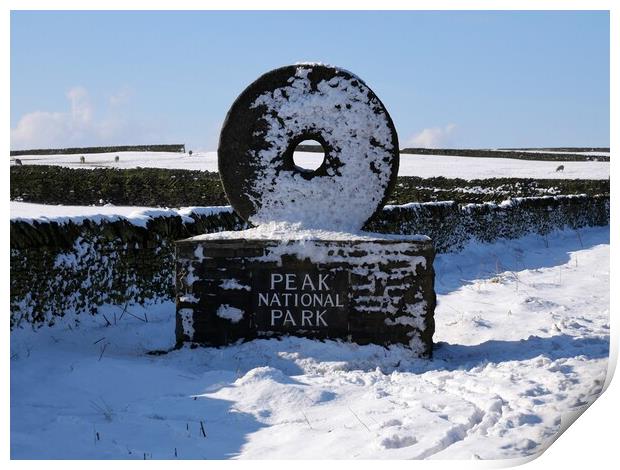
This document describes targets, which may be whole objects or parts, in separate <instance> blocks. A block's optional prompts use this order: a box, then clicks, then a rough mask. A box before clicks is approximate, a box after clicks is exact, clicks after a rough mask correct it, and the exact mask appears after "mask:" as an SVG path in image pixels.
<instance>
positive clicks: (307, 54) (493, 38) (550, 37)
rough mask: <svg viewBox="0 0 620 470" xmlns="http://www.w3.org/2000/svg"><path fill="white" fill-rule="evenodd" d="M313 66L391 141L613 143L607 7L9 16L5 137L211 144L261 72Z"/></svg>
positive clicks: (23, 143)
mask: <svg viewBox="0 0 620 470" xmlns="http://www.w3.org/2000/svg"><path fill="white" fill-rule="evenodd" d="M299 61H320V62H325V63H330V64H334V65H338V66H341V67H344V68H346V69H349V70H351V71H352V72H354V73H356V74H357V75H359V76H360V77H361V78H362V79H363V80H364V81H365V82H366V83H367V84H368V85H369V86H370V87H371V88H372V89H373V90H374V91H375V93H376V94H377V95H378V96H379V98H380V99H381V100H382V101H383V103H384V104H385V105H386V107H387V109H388V111H389V112H390V114H391V116H392V119H393V120H394V122H395V124H396V128H397V130H398V134H399V139H400V143H401V147H404V146H407V145H415V146H439V147H441V146H447V147H525V146H534V147H535V146H608V145H609V15H608V13H607V12H557V11H552V12H510V11H507V12H476V11H465V12H459V11H455V12H414V11H405V12H403V11H400V12H351V11H344V12H208V11H199V12H165V11H164V12H144V11H137V12H61V11H57V12H12V13H11V147H12V148H32V147H48V146H51V147H55V146H74V145H75V146H80V145H99V144H110V145H115V144H118V145H121V144H140V143H173V142H180V143H186V144H187V145H188V148H193V149H202V150H215V149H216V148H217V140H218V136H219V130H220V126H221V124H222V121H223V119H224V117H225V115H226V112H227V111H228V108H229V107H230V105H231V104H232V102H233V100H234V99H235V98H236V96H237V95H238V94H239V93H240V92H241V91H242V90H243V89H244V88H245V87H246V86H247V85H248V84H250V83H251V82H252V81H253V80H254V79H256V78H257V77H258V76H259V75H261V74H262V73H264V72H266V71H268V70H270V69H272V68H275V67H278V66H282V65H287V64H291V63H295V62H299Z"/></svg>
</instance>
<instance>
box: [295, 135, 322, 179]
mask: <svg viewBox="0 0 620 470" xmlns="http://www.w3.org/2000/svg"><path fill="white" fill-rule="evenodd" d="M324 160H325V149H324V148H323V146H322V145H321V144H320V143H319V142H317V141H316V140H304V141H302V142H299V144H297V147H295V150H294V151H293V163H295V166H296V167H297V168H298V169H300V170H301V171H316V170H317V169H318V168H319V167H320V166H321V165H322V164H323V161H324Z"/></svg>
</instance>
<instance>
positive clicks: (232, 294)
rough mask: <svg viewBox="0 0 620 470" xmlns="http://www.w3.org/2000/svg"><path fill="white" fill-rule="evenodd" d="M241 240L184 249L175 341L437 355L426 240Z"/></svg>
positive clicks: (212, 240) (211, 238)
mask: <svg viewBox="0 0 620 470" xmlns="http://www.w3.org/2000/svg"><path fill="white" fill-rule="evenodd" d="M229 234H230V232H229ZM237 234H238V235H234V234H233V235H229V236H227V237H225V238H219V239H218V238H217V234H212V235H203V236H199V237H194V238H190V239H186V240H181V241H178V242H177V258H176V259H177V265H176V282H177V286H176V287H177V299H176V301H177V327H176V335H177V341H178V343H182V342H192V343H198V344H204V345H210V346H222V345H226V344H230V343H232V342H235V341H238V340H251V339H254V338H260V337H272V336H278V335H285V334H290V335H295V336H305V337H310V338H319V339H327V338H330V339H342V340H347V341H354V342H356V343H359V344H366V343H376V344H381V345H389V344H395V343H399V344H405V345H407V346H409V347H411V349H412V350H413V351H414V353H415V354H416V355H418V356H420V357H430V355H431V351H432V336H433V332H434V330H435V323H434V318H433V314H434V310H435V303H436V297H435V291H434V271H433V259H434V255H435V254H434V249H433V245H432V243H431V241H430V240H428V238H426V237H417V238H416V237H394V236H389V237H388V236H385V237H383V236H381V235H377V236H374V235H369V236H361V237H360V236H352V237H351V238H350V239H346V238H345V237H344V236H343V235H344V234H337V235H336V236H335V237H333V238H331V239H330V238H325V237H322V238H316V239H306V238H304V239H295V240H290V239H289V240H283V239H264V238H256V239H252V238H247V237H243V232H237Z"/></svg>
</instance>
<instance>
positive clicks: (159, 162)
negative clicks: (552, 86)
mask: <svg viewBox="0 0 620 470" xmlns="http://www.w3.org/2000/svg"><path fill="white" fill-rule="evenodd" d="M464 152H465V151H464ZM505 153H510V152H507V151H506V152H505ZM530 153H531V154H532V155H535V154H536V153H532V152H530ZM116 155H118V156H119V162H115V161H114V157H115V156H116ZM563 155H564V154H562V153H556V154H555V156H556V157H560V158H563ZM80 156H81V155H76V154H71V155H66V154H65V155H24V156H20V157H19V159H20V161H21V162H22V164H23V165H53V166H62V167H68V168H119V169H127V168H138V167H141V168H162V169H183V170H201V171H212V172H217V152H204V153H194V154H193V155H192V156H189V155H188V154H187V153H176V152H118V153H93V154H87V155H85V156H84V157H85V163H80ZM607 157H608V155H607ZM322 159H323V157H322V155H321V154H320V153H316V152H296V153H295V161H296V163H297V164H298V165H300V166H302V167H305V168H316V167H317V166H319V164H320V163H321V161H322ZM14 163H15V159H14V158H12V159H11V164H12V165H13V164H14ZM559 165H563V166H564V170H563V171H556V169H557V167H558V166H559ZM398 174H399V176H418V177H422V178H430V177H439V176H442V177H444V178H461V179H465V180H473V179H486V178H534V179H594V180H596V179H598V180H600V179H608V178H609V162H608V161H607V162H603V161H570V160H566V161H564V160H558V161H543V160H523V159H517V158H488V157H472V156H451V155H422V154H408V153H402V154H401V159H400V169H399V172H398Z"/></svg>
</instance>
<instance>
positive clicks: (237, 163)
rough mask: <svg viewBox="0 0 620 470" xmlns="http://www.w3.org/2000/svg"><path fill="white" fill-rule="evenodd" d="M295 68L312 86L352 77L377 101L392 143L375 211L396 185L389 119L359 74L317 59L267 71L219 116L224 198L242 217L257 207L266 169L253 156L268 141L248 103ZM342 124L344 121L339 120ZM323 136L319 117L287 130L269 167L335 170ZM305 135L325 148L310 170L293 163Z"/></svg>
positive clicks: (285, 80) (259, 114) (258, 112)
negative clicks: (257, 188) (258, 184)
mask: <svg viewBox="0 0 620 470" xmlns="http://www.w3.org/2000/svg"><path fill="white" fill-rule="evenodd" d="M300 67H302V68H307V69H309V70H310V73H309V74H308V78H309V79H310V81H311V83H312V85H313V87H314V88H316V85H317V84H318V83H320V82H321V81H329V80H331V79H332V78H334V77H336V76H339V77H344V78H347V79H353V80H356V83H358V84H359V86H362V87H364V89H365V90H367V92H368V94H367V96H368V97H369V99H373V100H376V103H378V109H377V110H373V111H374V112H375V113H376V112H381V113H384V114H385V116H386V117H387V121H388V126H389V129H390V132H391V138H392V146H393V150H392V151H391V153H390V162H389V164H390V167H391V172H390V175H389V178H388V181H387V184H386V185H385V188H384V197H383V199H382V200H380V201H375V202H374V203H372V202H370V201H369V204H374V209H375V211H374V212H375V213H376V212H378V211H380V210H381V207H383V205H384V204H385V203H386V202H387V199H388V195H389V194H390V192H391V191H392V189H393V188H394V186H395V184H396V177H397V174H398V163H399V152H398V137H397V134H396V129H395V128H394V124H393V122H392V120H391V118H390V116H389V114H388V112H387V110H386V109H385V107H384V106H383V104H382V103H381V101H380V100H379V99H378V98H377V96H376V95H375V94H374V92H373V91H372V90H371V89H370V88H368V87H367V85H366V84H364V83H363V82H362V81H361V80H360V79H359V78H357V77H355V76H354V75H353V74H351V73H349V72H347V71H345V70H342V69H338V68H335V67H330V66H325V65H320V64H300V65H290V66H286V67H281V68H278V69H275V70H272V71H270V72H268V73H266V74H264V75H262V76H261V77H259V78H258V79H257V80H256V81H254V82H253V83H252V84H250V85H249V86H248V87H247V88H246V89H245V90H244V91H243V92H242V93H241V94H240V95H239V97H238V98H237V99H236V100H235V102H234V103H233V105H232V106H231V108H230V110H229V112H228V114H227V116H226V119H225V121H224V125H223V127H222V132H221V134H220V141H219V147H218V168H219V173H220V178H221V180H222V184H223V186H224V190H225V192H226V196H227V198H228V200H229V201H230V203H231V205H232V206H233V207H234V209H235V211H236V212H237V213H238V214H239V215H240V216H241V217H242V218H244V219H245V220H246V221H247V220H249V219H250V217H251V216H252V215H254V214H255V213H256V212H257V208H258V207H259V206H260V204H261V196H262V195H261V194H257V193H256V191H255V189H254V188H255V186H256V185H255V183H256V180H257V179H258V178H260V177H261V175H262V174H264V173H265V172H266V171H265V169H264V168H262V167H260V166H257V165H258V163H257V161H256V159H255V158H253V157H252V156H253V155H256V154H257V153H258V152H260V151H261V150H264V149H268V148H270V145H271V144H270V143H269V142H268V141H267V139H266V138H265V132H266V129H267V123H266V122H265V120H264V119H263V113H264V109H262V107H261V106H253V103H254V102H255V100H256V99H257V98H258V97H259V96H260V95H262V94H264V93H268V92H273V91H274V90H277V89H278V88H282V87H286V86H287V85H288V84H289V82H290V80H291V79H293V78H294V77H295V73H296V71H297V70H298V69H299V68H300ZM338 112H339V111H338V110H337V109H334V110H333V113H336V114H337V113H338ZM344 125H349V124H348V123H344ZM325 137H326V136H325V130H324V129H322V128H321V123H320V122H316V123H315V124H314V126H313V127H309V128H307V129H305V130H304V131H302V132H300V133H298V134H292V135H287V136H286V139H287V141H288V145H287V146H286V148H285V149H284V150H283V151H282V152H281V153H280V154H279V155H278V156H277V157H276V158H275V159H274V160H273V161H272V163H271V166H272V168H273V169H275V170H276V171H277V172H280V171H287V172H292V173H294V174H299V175H300V176H301V177H303V178H305V179H312V178H315V177H324V176H326V175H327V174H328V171H330V172H332V174H333V173H336V174H338V168H339V167H340V166H341V165H342V163H341V162H340V160H339V158H338V157H339V152H340V151H339V148H337V147H336V146H334V145H330V144H329V139H327V138H325ZM360 138H361V137H360ZM304 140H315V141H317V142H319V143H320V144H321V145H322V147H323V150H324V152H325V156H326V158H325V160H324V162H323V164H322V165H321V166H320V167H319V168H318V169H317V170H315V171H308V170H301V169H300V168H298V167H296V166H295V163H294V162H293V152H294V150H295V147H297V145H298V144H299V143H300V142H302V141H304ZM369 171H371V170H370V168H369ZM342 203H343V207H342V208H341V209H342V210H346V201H342ZM371 214H372V212H371Z"/></svg>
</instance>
